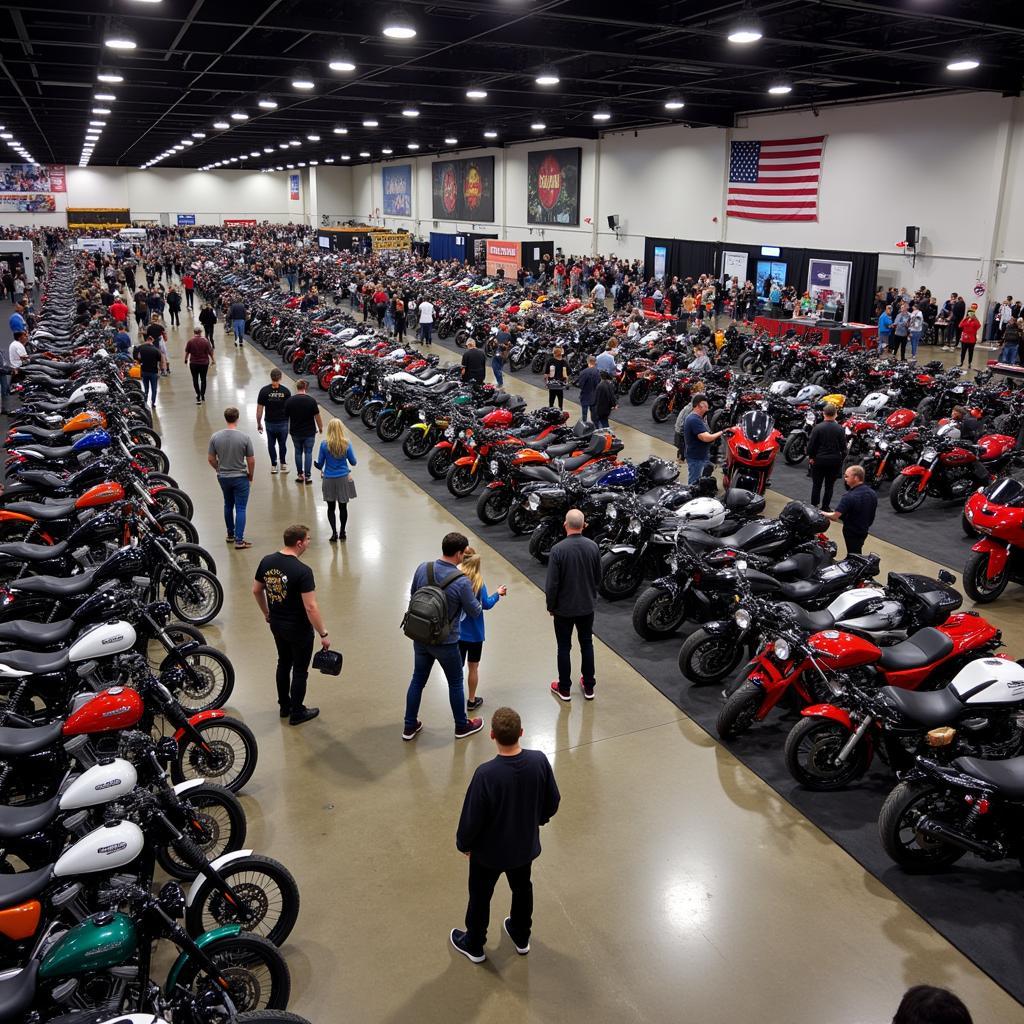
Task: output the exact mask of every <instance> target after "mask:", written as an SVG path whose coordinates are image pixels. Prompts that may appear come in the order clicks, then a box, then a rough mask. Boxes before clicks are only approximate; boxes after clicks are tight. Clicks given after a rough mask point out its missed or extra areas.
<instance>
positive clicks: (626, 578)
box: [597, 551, 644, 601]
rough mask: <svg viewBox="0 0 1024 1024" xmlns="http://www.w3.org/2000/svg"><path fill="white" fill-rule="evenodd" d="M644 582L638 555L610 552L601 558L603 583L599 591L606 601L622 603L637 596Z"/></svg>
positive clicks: (599, 586)
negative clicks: (632, 596) (624, 599)
mask: <svg viewBox="0 0 1024 1024" xmlns="http://www.w3.org/2000/svg"><path fill="white" fill-rule="evenodd" d="M643 580H644V574H643V569H642V568H641V565H640V559H639V558H638V557H637V556H636V555H632V554H628V553H626V552H618V553H616V552H613V551H608V552H606V553H605V554H603V555H602V556H601V582H600V583H599V584H598V587H597V589H598V591H599V592H600V594H601V596H602V597H603V598H605V599H606V600H608V601H621V600H622V598H624V597H629V596H630V595H631V594H635V593H636V591H637V588H638V587H639V586H640V584H641V583H643Z"/></svg>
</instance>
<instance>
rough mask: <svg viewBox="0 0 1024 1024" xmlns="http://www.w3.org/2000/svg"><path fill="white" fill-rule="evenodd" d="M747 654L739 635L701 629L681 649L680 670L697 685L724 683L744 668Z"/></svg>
mask: <svg viewBox="0 0 1024 1024" xmlns="http://www.w3.org/2000/svg"><path fill="white" fill-rule="evenodd" d="M745 654H746V648H745V646H744V645H743V644H741V643H738V642H737V639H736V637H734V636H724V635H722V634H719V633H708V632H706V631H705V630H704V629H698V630H695V631H694V632H693V633H691V634H690V635H689V636H688V637H687V638H686V639H685V640H684V641H683V646H682V647H680V648H679V671H680V672H681V673H682V674H683V677H684V678H685V679H688V680H689V681H690V682H691V683H693V684H694V685H695V686H705V685H710V684H712V683H720V682H721V681H722V680H723V679H728V678H729V676H731V675H732V674H733V672H735V671H736V669H738V668H739V667H740V663H741V662H742V661H743V658H744V656H745Z"/></svg>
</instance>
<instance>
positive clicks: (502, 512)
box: [476, 487, 511, 526]
mask: <svg viewBox="0 0 1024 1024" xmlns="http://www.w3.org/2000/svg"><path fill="white" fill-rule="evenodd" d="M510 502H511V498H510V496H509V490H508V488H507V487H499V488H495V489H494V490H490V489H488V490H485V491H484V493H483V494H481V495H480V498H479V500H478V501H477V503H476V517H477V519H479V520H480V522H481V523H483V524H484V525H485V526H494V525H496V524H497V523H500V522H502V521H503V520H504V519H505V518H506V517H507V516H508V510H509V504H510Z"/></svg>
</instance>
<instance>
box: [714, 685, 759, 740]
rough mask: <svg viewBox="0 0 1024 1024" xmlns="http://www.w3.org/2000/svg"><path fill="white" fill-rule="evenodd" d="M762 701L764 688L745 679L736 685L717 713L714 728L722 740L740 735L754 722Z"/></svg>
mask: <svg viewBox="0 0 1024 1024" xmlns="http://www.w3.org/2000/svg"><path fill="white" fill-rule="evenodd" d="M763 702H764V689H763V687H760V686H757V685H756V684H755V683H752V682H751V681H750V680H749V679H745V680H744V681H743V682H742V683H741V684H740V685H739V687H737V688H736V689H735V690H734V691H733V692H732V694H731V695H730V697H729V699H728V700H727V701H726V702H725V704H724V705H723V706H722V710H721V711H720V712H719V713H718V720H717V721H716V722H715V729H716V730H717V732H718V735H719V736H721V737H722V739H723V740H732V739H735V738H736V737H737V736H742V735H743V733H745V732H747V730H748V729H750V727H751V726H752V725H753V724H754V721H755V719H756V718H757V712H758V710H759V709H760V707H761V704H762V703H763Z"/></svg>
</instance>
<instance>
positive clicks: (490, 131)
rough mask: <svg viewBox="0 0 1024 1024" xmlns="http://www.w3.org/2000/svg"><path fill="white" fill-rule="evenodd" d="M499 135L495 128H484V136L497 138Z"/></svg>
mask: <svg viewBox="0 0 1024 1024" xmlns="http://www.w3.org/2000/svg"><path fill="white" fill-rule="evenodd" d="M497 137H498V133H497V132H496V131H495V130H494V129H493V128H485V129H484V138H485V139H496V138H497Z"/></svg>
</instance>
